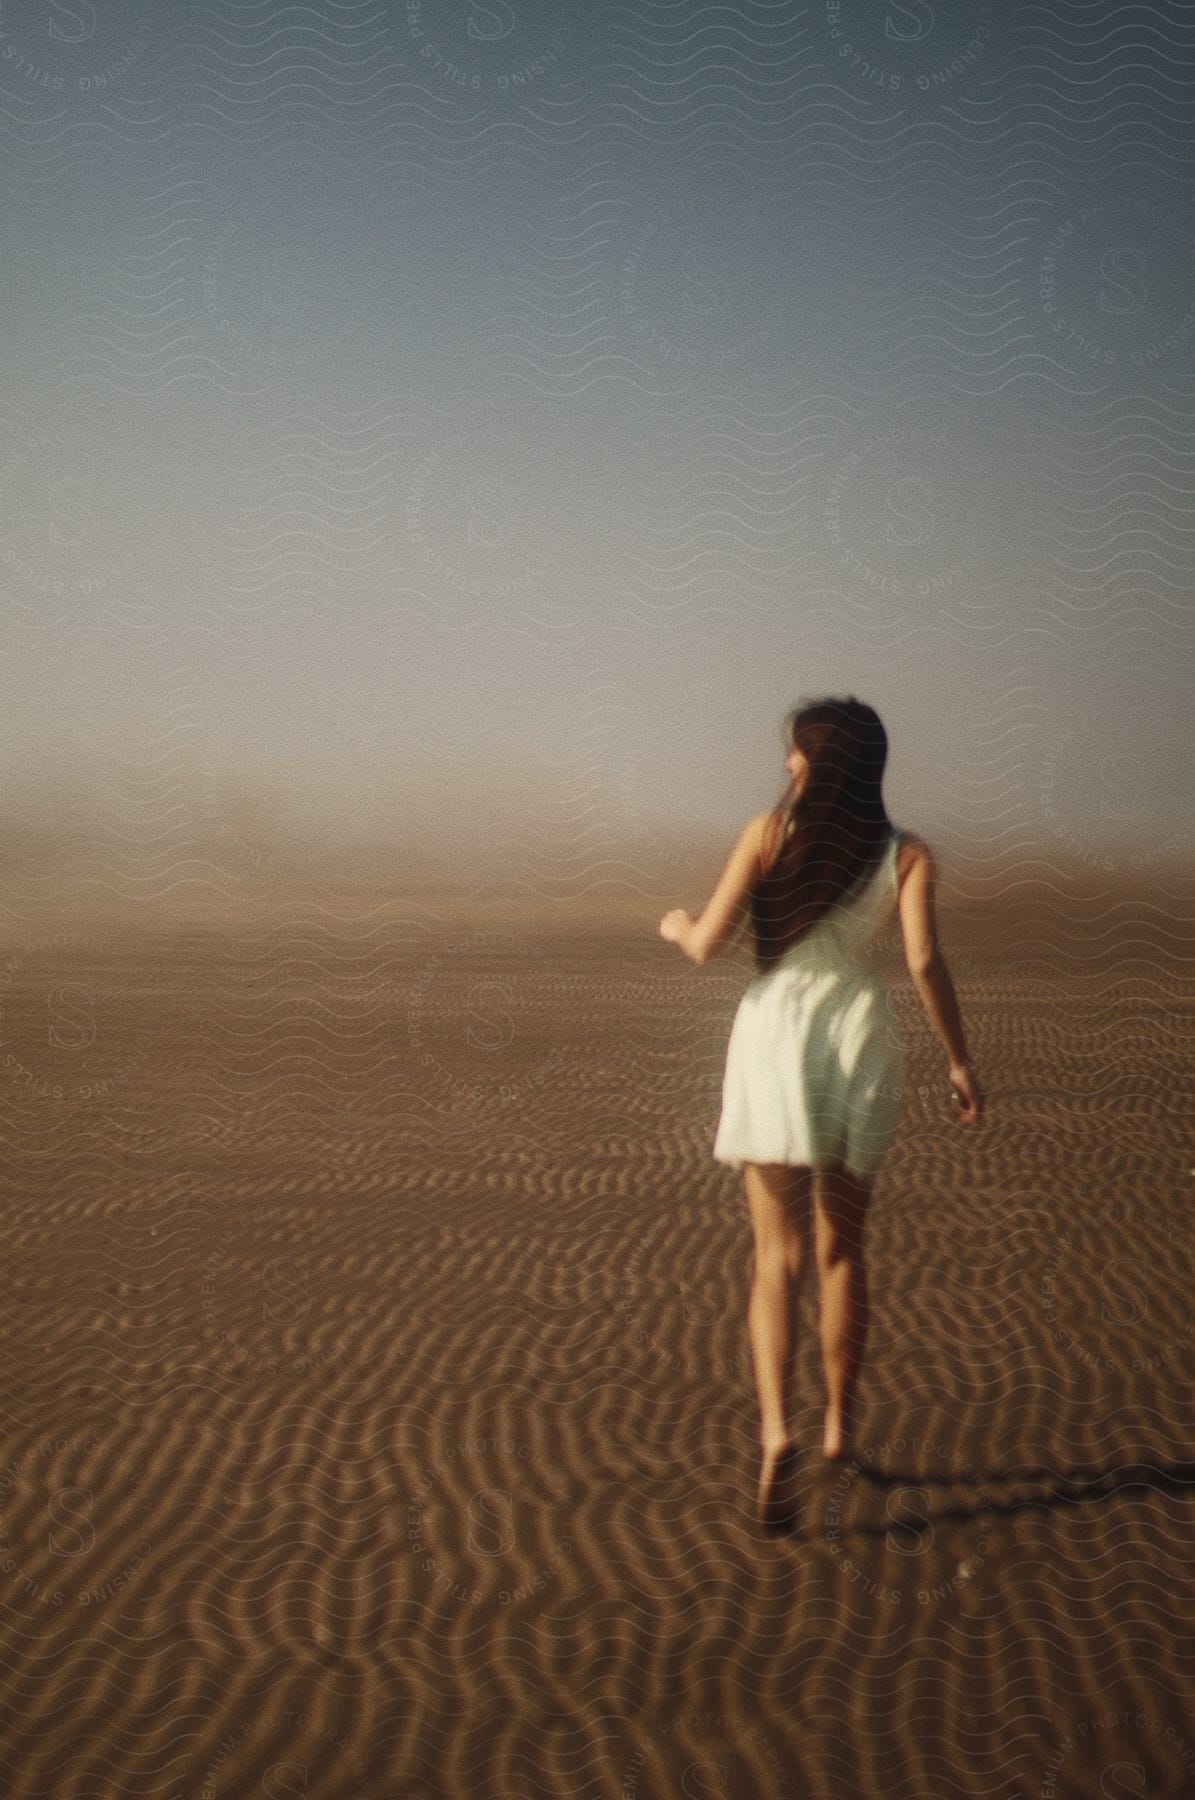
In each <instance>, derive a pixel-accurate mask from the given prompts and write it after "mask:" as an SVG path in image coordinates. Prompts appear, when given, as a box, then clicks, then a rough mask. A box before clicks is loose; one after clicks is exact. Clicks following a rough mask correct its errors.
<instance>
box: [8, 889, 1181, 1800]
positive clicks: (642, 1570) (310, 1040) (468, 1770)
mask: <svg viewBox="0 0 1195 1800" xmlns="http://www.w3.org/2000/svg"><path fill="white" fill-rule="evenodd" d="M1193 893H1195V887H1193V885H1192V883H1191V881H1190V880H1189V879H1188V880H1186V881H1184V880H1182V879H1180V878H1179V877H1177V876H1171V875H1168V876H1166V877H1165V878H1164V879H1163V880H1162V881H1161V882H1160V883H1159V882H1157V881H1155V882H1146V881H1145V880H1144V879H1143V880H1142V882H1141V884H1140V886H1139V888H1138V890H1137V891H1136V892H1135V893H1134V892H1133V891H1131V890H1130V889H1129V888H1126V887H1125V886H1124V885H1123V884H1122V885H1121V886H1120V887H1119V888H1117V889H1116V890H1115V891H1114V890H1112V889H1110V888H1106V887H1104V886H1102V885H1101V881H1100V879H1099V878H1098V877H1096V876H1094V875H1093V876H1092V877H1091V879H1090V880H1089V881H1088V882H1087V884H1086V886H1084V884H1083V882H1082V881H1081V880H1076V881H1074V882H1070V883H1068V884H1065V885H1064V884H1062V883H1061V882H1059V881H1058V880H1055V879H1052V878H1046V879H1045V880H1043V881H1041V882H1037V883H1035V882H1033V881H1026V880H1025V879H1018V881H1016V882H1015V883H1012V884H1010V885H1009V886H1008V887H1007V889H1006V891H1004V892H998V891H997V892H989V893H986V894H981V893H979V892H978V890H977V891H976V892H974V893H973V894H972V895H971V896H970V897H969V899H968V900H967V903H966V904H963V903H962V902H961V901H960V903H959V904H958V905H956V906H954V907H948V908H947V909H946V910H945V913H944V918H945V920H946V925H945V935H946V942H947V949H948V951H949V952H950V954H951V956H952V961H953V963H954V968H955V975H956V980H957V983H958V987H959V991H960V995H961V998H962V1003H963V1008H964V1014H965V1017H966V1019H967V1023H968V1028H969V1033H970V1038H971V1043H972V1049H973V1055H974V1058H975V1060H976V1062H977V1064H978V1066H979V1068H980V1071H981V1075H982V1078H983V1080H984V1082H985V1085H986V1088H987V1092H988V1097H989V1115H988V1119H987V1121H986V1123H985V1125H984V1126H983V1128H982V1129H981V1130H978V1131H967V1130H964V1129H961V1128H960V1127H958V1126H957V1125H956V1124H955V1123H954V1122H953V1120H952V1119H951V1117H950V1116H949V1108H948V1105H947V1093H946V1087H945V1081H944V1064H943V1062H942V1059H941V1054H940V1052H939V1051H938V1050H937V1049H936V1048H935V1046H934V1045H933V1043H932V1042H931V1038H930V1034H929V1028H928V1026H927V1024H926V1023H925V1021H924V1018H923V1017H922V1015H921V1014H920V1011H919V1009H918V1007H917V1004H916V1000H915V996H914V994H913V991H912V989H911V987H910V985H909V983H908V981H907V979H906V978H904V977H903V973H902V971H901V970H900V968H899V967H896V968H894V969H893V971H892V978H893V982H894V988H895V992H896V995H897V999H898V1003H899V1005H900V1009H901V1018H902V1022H903V1025H904V1029H905V1032H906V1044H907V1047H908V1052H909V1057H910V1070H911V1080H910V1085H909V1091H908V1095H907V1099H906V1111H905V1119H904V1123H903V1127H902V1130H901V1133H900V1136H899V1138H898V1140H897V1143H896V1146H895V1148H894V1150H893V1151H892V1152H891V1154H890V1156H889V1158H888V1160H887V1162H886V1163H885V1165H884V1167H883V1169H882V1171H881V1174H880V1178H879V1182H878V1185H877V1188H876V1192H875V1200H874V1204H873V1208H872V1214H871V1224H870V1228H869V1229H870V1239H869V1242H870V1255H871V1267H872V1299H873V1315H872V1329H871V1342H870V1347H869V1356H868V1362H867V1365H866V1368H865V1372H864V1378H863V1384H862V1388H861V1394H860V1404H861V1416H860V1428H859V1434H858V1435H859V1440H860V1443H861V1446H862V1447H863V1448H864V1450H865V1451H866V1452H867V1453H868V1456H869V1460H870V1461H871V1462H872V1463H874V1464H875V1465H877V1466H878V1468H879V1469H880V1470H881V1472H882V1474H881V1479H879V1480H877V1479H874V1478H868V1477H867V1476H865V1475H864V1474H863V1473H862V1472H855V1471H852V1470H851V1469H849V1468H848V1469H838V1470H825V1469H823V1468H822V1467H821V1465H820V1459H819V1458H818V1455H817V1445H818V1441H819V1431H820V1405H821V1380H820V1368H819V1363H818V1357H817V1345H816V1341H815V1333H814V1316H815V1315H814V1311H813V1306H814V1293H813V1290H812V1288H809V1289H808V1290H807V1292H806V1294H805V1298H804V1303H803V1305H804V1310H803V1313H802V1337H801V1342H800V1349H799V1358H798V1367H797V1376H796V1387H797V1392H798V1394H799V1395H800V1396H801V1402H800V1412H799V1429H800V1437H801V1443H802V1446H803V1448H804V1451H805V1464H804V1474H803V1482H804V1508H803V1516H802V1519H801V1523H800V1529H799V1530H798V1532H797V1533H796V1534H795V1535H794V1536H793V1537H791V1538H789V1539H782V1540H764V1539H761V1538H760V1537H759V1535H758V1534H757V1531H756V1529H755V1525H754V1521H753V1507H754V1494H755V1480H756V1473H757V1443H756V1432H757V1419H756V1402H755V1395H754V1388H753V1383H752V1376H751V1368H750V1363H749V1358H748V1351H747V1343H746V1335H745V1327H744V1310H745V1304H746V1293H747V1283H748V1280H749V1276H750V1265H751V1243H750V1235H749V1228H748V1222H747V1216H746V1211H745V1207H744V1203H743V1198H742V1192H741V1187H740V1185H739V1183H738V1181H737V1179H736V1178H735V1177H734V1176H733V1175H732V1174H731V1173H729V1172H728V1171H726V1170H724V1169H722V1168H720V1167H719V1166H718V1165H716V1164H715V1163H714V1162H713V1161H712V1157H711V1146H712V1140H713V1133H714V1128H715V1125H716V1121H717V1114H718V1103H719V1091H720V1081H721V1072H722V1061H723V1055H724V1051H725V1044H726V1037H727V1033H728V1030H729V1024H730V1019H731V1016H732V1014H733V1011H734V1006H735V1004H736V1001H737V998H738V994H739V992H740V991H741V988H742V985H743V983H744V981H745V980H746V978H747V976H748V974H749V968H748V964H747V960H746V957H745V953H744V952H743V951H742V950H741V949H736V950H732V952H731V953H730V954H728V955H727V956H725V957H724V958H722V959H721V960H719V961H718V962H717V963H715V964H713V965H710V966H708V967H707V968H705V969H695V968H693V967H692V966H691V965H690V964H688V963H686V962H684V960H683V959H682V958H681V957H680V956H679V954H678V953H677V952H676V951H675V950H673V949H671V948H670V947H668V946H666V945H663V944H662V943H661V942H660V941H659V940H658V938H657V937H656V935H655V925H656V920H657V918H658V915H659V911H660V910H662V908H656V907H655V906H654V904H653V905H645V906H642V907H639V908H638V916H632V915H634V913H635V910H636V909H635V908H633V907H624V908H623V909H622V914H620V915H618V916H616V915H615V913H614V911H613V910H612V909H609V908H608V909H606V910H605V911H604V912H603V910H602V908H601V906H600V904H599V903H598V902H597V901H595V902H594V904H593V906H592V908H591V916H590V917H589V919H588V921H587V922H586V923H585V924H584V928H582V927H581V924H580V923H579V914H576V912H575V909H574V912H573V914H572V915H571V916H564V915H566V914H567V913H568V909H558V910H557V912H556V913H555V914H553V913H552V911H551V909H550V908H541V909H540V910H539V911H537V910H536V909H535V907H534V906H533V905H532V904H531V903H528V904H526V905H523V906H519V905H516V904H510V905H507V906H506V907H505V908H502V907H499V906H497V905H496V904H495V905H494V906H492V907H491V908H489V909H488V910H487V909H486V908H484V907H481V906H480V905H478V904H476V903H475V904H473V905H469V904H467V903H465V902H463V901H461V900H459V899H458V900H457V901H456V902H454V903H452V904H449V903H447V902H446V903H445V904H444V905H439V904H437V902H436V899H435V896H434V895H423V896H419V897H417V898H412V897H411V896H407V897H405V898H395V897H393V896H392V895H387V894H386V893H385V892H384V891H381V890H379V891H375V892H370V893H366V894H363V893H360V892H358V893H354V894H349V893H347V892H345V893H340V892H337V891H336V890H333V889H327V888H326V889H323V890H321V891H320V892H318V893H315V892H309V891H303V892H299V891H297V890H296V891H295V892H293V893H290V894H287V893H283V892H277V891H275V892H274V893H272V894H270V895H269V896H268V897H266V898H264V899H262V898H259V900H258V901H257V902H256V903H254V904H249V903H248V902H246V903H245V904H243V905H241V906H239V907H233V906H231V905H230V906H229V907H227V908H225V909H224V911H223V912H222V913H220V914H219V915H217V914H215V913H209V915H208V916H203V915H202V914H201V913H196V914H195V915H194V916H190V917H187V916H184V915H183V914H182V913H181V912H179V913H177V914H176V915H171V916H170V917H167V916H166V915H164V914H161V915H159V914H158V913H157V912H155V911H154V909H152V908H151V909H142V920H143V922H142V924H140V925H137V926H134V925H131V924H129V923H128V920H127V918H126V919H125V920H124V921H121V920H120V919H117V918H116V917H115V916H112V917H105V918H104V919H103V922H99V920H100V915H99V913H98V912H97V913H96V914H95V922H92V923H88V922H87V918H86V916H85V915H68V914H67V913H65V912H63V913H62V914H61V915H59V918H60V922H59V923H57V924H56V923H50V924H46V923H44V922H42V921H40V920H39V918H38V916H37V915H35V914H34V913H33V912H31V911H30V912H28V913H27V915H26V916H24V917H22V916H21V915H20V914H19V913H18V911H17V910H15V909H14V908H12V907H9V908H8V909H7V911H6V913H5V914H4V942H5V946H6V948H5V951H4V955H3V960H2V962H0V1035H2V1038H3V1042H2V1045H0V1055H2V1057H3V1062H2V1063H0V1122H2V1126H3V1144H4V1156H3V1182H4V1200H3V1209H2V1215H0V1216H2V1220H3V1226H2V1231H3V1240H2V1241H3V1260H2V1264H0V1267H2V1269H3V1279H4V1287H5V1306H4V1311H3V1323H4V1339H5V1341H4V1352H5V1356H4V1366H5V1369H6V1376H7V1378H6V1381H5V1391H4V1396H3V1410H2V1413H0V1423H2V1429H3V1458H2V1470H3V1472H2V1474H0V1537H2V1539H3V1548H2V1551H0V1563H2V1569H0V1636H2V1639H3V1644H2V1656H3V1666H4V1670H5V1676H6V1680H5V1687H6V1696H5V1700H4V1723H3V1728H2V1733H0V1785H2V1787H3V1789H4V1791H5V1792H7V1793H12V1794H19V1795H22V1796H26V1795H28V1796H34V1795H38V1796H41V1795H45V1796H53V1797H54V1800H60V1797H62V1800H66V1797H73V1796H78V1797H79V1800H82V1797H83V1796H85V1795H86V1796H96V1795H108V1794H111V1795H117V1794H119V1795H121V1796H127V1795H136V1794H146V1795H149V1794H155V1795H176V1794H177V1795H184V1796H188V1797H191V1796H195V1797H198V1796H208V1795H229V1796H241V1795H253V1794H282V1793H304V1794H307V1795H309V1796H349V1795H365V1796H369V1797H370V1800H373V1797H375V1796H391V1795H394V1796H399V1795H402V1796H425V1797H429V1796H433V1795H434V1796H439V1795H453V1796H461V1795H467V1796H471V1795H494V1796H499V1795H502V1796H505V1795H512V1796H513V1795H532V1794H537V1795H564V1794H569V1795H573V1794H576V1795H590V1794H592V1795H595V1796H596V1795H602V1796H605V1795H609V1796H611V1797H612V1800H615V1797H617V1800H621V1797H622V1796H627V1795H637V1796H643V1797H644V1800H646V1797H648V1796H656V1795H664V1794H678V1793H691V1794H699V1793H700V1794H714V1793H717V1794H725V1795H728V1796H736V1797H737V1796H756V1795H767V1796H772V1795H793V1796H810V1795H812V1796H839V1795H842V1796H859V1795H872V1794H902V1795H909V1796H914V1795H916V1796H925V1795H930V1794H933V1795H938V1796H946V1795H952V1796H953V1795H963V1794H965V1795H970V1794H975V1795H981V1794H982V1795H985V1796H996V1795H1000V1796H1005V1795H1007V1796H1012V1795H1042V1794H1050V1795H1059V1796H1067V1795H1088V1794H1092V1795H1095V1794H1100V1793H1107V1792H1113V1791H1115V1792H1126V1793H1128V1792H1132V1793H1148V1794H1150V1795H1170V1794H1175V1795H1177V1794H1182V1793H1188V1792H1195V1719H1193V1717H1192V1712H1191V1707H1190V1702H1189V1695H1190V1693H1191V1654H1192V1653H1191V1639H1190V1631H1189V1620H1190V1617H1191V1616H1192V1614H1193V1613H1195V1556H1193V1555H1192V1551H1191V1542H1192V1527H1193V1525H1195V1513H1193V1504H1195V1485H1192V1484H1193V1482H1195V1448H1193V1447H1192V1435H1193V1431H1195V1419H1193V1416H1192V1406H1191V1394H1192V1385H1191V1383H1192V1374H1193V1372H1195V1355H1193V1339H1195V1326H1193V1322H1192V1304H1191V1299H1192V1293H1193V1291H1195V1284H1193V1276H1195V1262H1193V1259H1192V1225H1191V1221H1192V1214H1193V1208H1195V1142H1193V1138H1192V1130H1191V1126H1192V1115H1191V1094H1192V1092H1193V1091H1195V1083H1193V1081H1192V1076H1193V1073H1195V1046H1193V1035H1192V1028H1193V1024H1195V956H1193V950H1195V942H1193V932H1192V919H1193V916H1195V908H1193V906H1192V895H1193ZM599 899H600V897H599ZM151 916H152V928H151V925H150V918H151ZM1115 1782H1119V1783H1120V1786H1119V1787H1115V1786H1113V1785H1109V1784H1114V1783H1115ZM1101 1784H1103V1785H1101Z"/></svg>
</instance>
